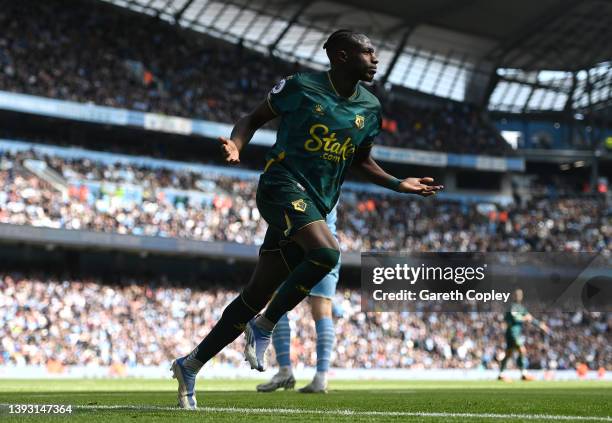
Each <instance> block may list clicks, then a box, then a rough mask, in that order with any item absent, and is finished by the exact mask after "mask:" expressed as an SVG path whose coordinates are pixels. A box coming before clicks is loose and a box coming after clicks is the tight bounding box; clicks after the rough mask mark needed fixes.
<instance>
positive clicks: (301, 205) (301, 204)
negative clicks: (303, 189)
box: [291, 198, 307, 212]
mask: <svg viewBox="0 0 612 423" xmlns="http://www.w3.org/2000/svg"><path fill="white" fill-rule="evenodd" d="M291 205H292V206H293V208H294V209H296V210H297V211H299V212H304V211H306V206H307V204H306V201H304V200H302V199H301V198H300V199H299V200H295V201H292V202H291Z"/></svg>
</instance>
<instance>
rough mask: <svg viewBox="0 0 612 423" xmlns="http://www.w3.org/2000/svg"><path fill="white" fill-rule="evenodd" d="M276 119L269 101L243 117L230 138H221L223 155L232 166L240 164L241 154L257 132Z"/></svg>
mask: <svg viewBox="0 0 612 423" xmlns="http://www.w3.org/2000/svg"><path fill="white" fill-rule="evenodd" d="M275 117H276V114H274V112H273V111H272V110H271V109H270V106H269V105H268V102H267V101H263V102H262V103H261V104H260V105H259V106H257V108H256V109H255V110H253V111H252V112H251V113H249V114H248V115H246V116H243V117H241V118H240V119H239V120H238V122H236V124H235V125H234V128H233V129H232V135H231V136H230V138H226V137H219V142H220V143H221V154H223V157H224V158H225V161H226V162H227V163H230V164H236V163H240V152H241V151H242V149H243V148H244V147H245V146H246V145H247V144H248V143H249V141H251V138H253V135H254V134H255V131H257V130H258V129H259V128H261V127H262V126H264V125H265V124H266V123H267V122H269V121H271V120H272V119H274V118H275Z"/></svg>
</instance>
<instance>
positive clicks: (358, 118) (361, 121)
mask: <svg viewBox="0 0 612 423" xmlns="http://www.w3.org/2000/svg"><path fill="white" fill-rule="evenodd" d="M364 125H365V118H364V117H363V116H361V115H355V126H356V127H357V129H363V127H364Z"/></svg>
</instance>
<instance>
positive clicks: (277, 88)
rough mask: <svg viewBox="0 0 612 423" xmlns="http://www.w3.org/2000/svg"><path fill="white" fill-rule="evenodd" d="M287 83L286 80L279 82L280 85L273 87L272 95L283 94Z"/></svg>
mask: <svg viewBox="0 0 612 423" xmlns="http://www.w3.org/2000/svg"><path fill="white" fill-rule="evenodd" d="M286 82H287V81H286V80H285V79H281V80H280V81H278V84H276V85H275V86H273V87H272V94H278V93H280V92H281V90H282V89H283V88H285V83H286Z"/></svg>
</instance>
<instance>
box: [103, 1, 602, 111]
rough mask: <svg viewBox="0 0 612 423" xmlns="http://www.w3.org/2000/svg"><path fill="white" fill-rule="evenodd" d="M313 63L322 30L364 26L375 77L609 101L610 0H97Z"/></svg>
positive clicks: (427, 89)
mask: <svg viewBox="0 0 612 423" xmlns="http://www.w3.org/2000/svg"><path fill="white" fill-rule="evenodd" d="M105 1H108V2H110V3H114V4H117V5H119V6H124V7H128V8H130V9H132V10H135V11H138V12H143V13H147V14H150V15H157V16H159V17H160V18H162V19H165V20H168V21H170V22H176V23H178V24H180V25H182V26H185V27H189V28H192V29H194V30H196V31H201V32H206V33H208V34H211V35H213V36H218V37H221V38H224V39H227V40H229V41H232V42H239V41H240V42H242V43H243V44H244V45H245V46H247V47H249V48H253V49H255V50H258V51H261V52H264V53H271V54H274V55H276V56H279V57H281V58H283V59H287V60H291V61H299V62H301V63H303V64H306V65H308V66H311V67H314V68H323V67H326V66H327V57H326V56H325V52H324V51H323V50H322V48H321V47H322V45H323V42H324V41H325V39H326V37H327V35H328V34H329V33H331V32H332V31H333V30H335V29H337V28H340V27H349V28H356V29H359V30H361V31H363V32H364V33H366V34H368V35H369V36H370V38H372V40H373V42H374V43H375V45H377V46H378V53H379V57H380V59H381V63H380V65H379V69H380V72H379V74H378V76H377V78H379V79H382V80H383V82H389V83H392V84H395V85H400V86H404V87H407V88H409V89H413V90H417V91H421V92H424V93H428V94H433V95H436V96H440V97H445V98H451V99H454V100H459V101H470V102H473V103H478V104H487V103H488V104H489V108H491V109H493V110H506V111H514V112H528V111H537V110H558V111H561V110H565V111H572V110H575V111H580V110H583V109H584V110H593V109H595V108H597V107H607V106H609V104H610V102H611V101H612V92H611V91H612V42H610V40H612V25H611V24H610V22H612V1H609V0H582V1H576V0H537V1H534V0H513V1H491V0H461V1H460V0H426V1H425V0H413V1H395V0H377V1H374V2H372V1H366V0H334V1H313V0H301V1H299V0H298V1H296V0H293V1H292V0H105Z"/></svg>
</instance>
